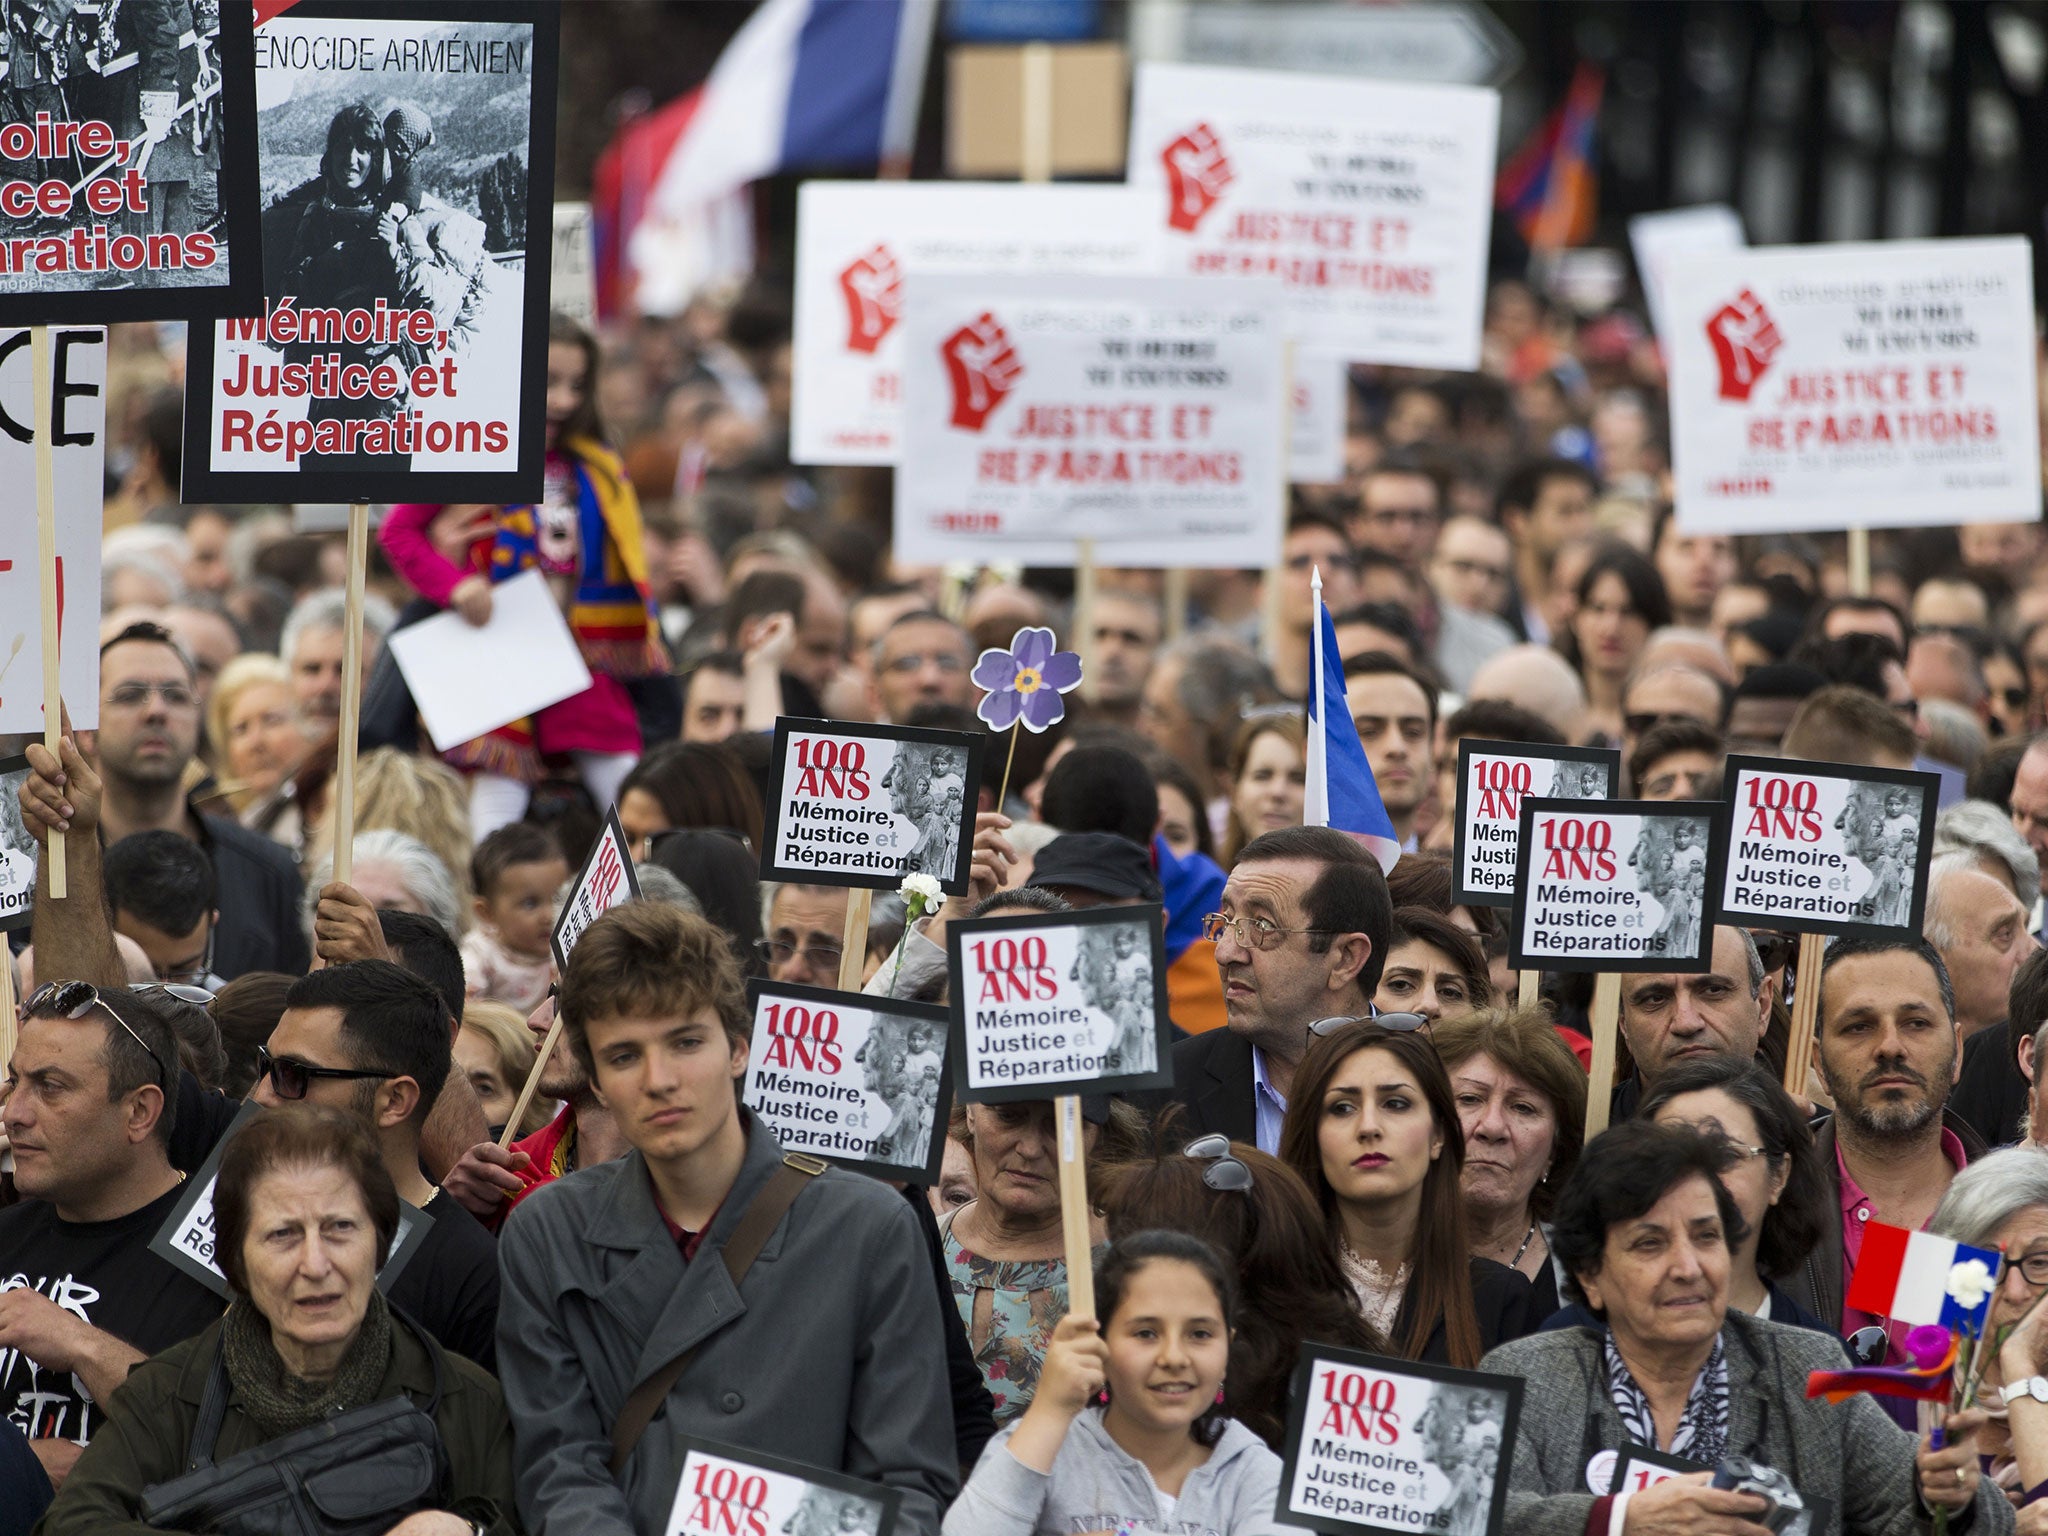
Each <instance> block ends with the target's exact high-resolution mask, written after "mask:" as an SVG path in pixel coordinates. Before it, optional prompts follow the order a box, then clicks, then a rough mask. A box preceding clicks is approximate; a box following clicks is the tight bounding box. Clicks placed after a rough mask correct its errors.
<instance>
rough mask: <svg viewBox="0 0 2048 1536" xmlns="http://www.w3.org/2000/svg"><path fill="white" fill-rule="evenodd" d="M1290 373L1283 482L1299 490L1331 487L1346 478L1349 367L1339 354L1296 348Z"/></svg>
mask: <svg viewBox="0 0 2048 1536" xmlns="http://www.w3.org/2000/svg"><path fill="white" fill-rule="evenodd" d="M1289 373H1290V377H1289V380H1288V390H1289V395H1290V402H1291V410H1290V414H1289V418H1288V419H1289V422H1290V423H1291V427H1292V430H1291V431H1290V433H1289V435H1288V439H1287V478H1288V479H1289V480H1290V481H1293V482H1294V483H1296V484H1298V485H1333V484H1335V483H1336V482H1337V481H1339V480H1342V479H1343V478H1344V433H1345V428H1346V427H1348V426H1349V425H1350V414H1351V367H1350V364H1349V363H1348V362H1346V360H1345V357H1344V354H1343V353H1342V352H1332V351H1329V350H1328V349H1326V348H1322V347H1306V346H1300V345H1297V346H1296V347H1295V348H1294V355H1293V367H1292V368H1291V369H1290V370H1289Z"/></svg>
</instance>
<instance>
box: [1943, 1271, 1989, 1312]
mask: <svg viewBox="0 0 2048 1536" xmlns="http://www.w3.org/2000/svg"><path fill="white" fill-rule="evenodd" d="M1948 1294H1949V1296H1950V1297H1951V1299H1953V1300H1954V1302H1955V1304H1956V1305H1957V1306H1959V1307H1961V1308H1962V1309H1963V1310H1964V1311H1965V1312H1974V1311H1976V1310H1977V1308H1978V1307H1980V1306H1982V1305H1983V1304H1984V1298H1985V1297H1986V1296H1989V1295H1990V1294H1991V1270H1990V1267H1989V1266H1988V1265H1986V1264H1985V1262H1984V1261H1983V1260H1982V1259H1971V1260H1969V1261H1967V1262H1966V1263H1962V1264H1957V1265H1954V1266H1953V1267H1951V1268H1950V1270H1949V1272H1948Z"/></svg>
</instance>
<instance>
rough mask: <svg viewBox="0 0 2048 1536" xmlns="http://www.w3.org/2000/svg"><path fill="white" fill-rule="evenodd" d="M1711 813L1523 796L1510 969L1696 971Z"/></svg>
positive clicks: (1705, 949)
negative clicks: (1529, 967)
mask: <svg viewBox="0 0 2048 1536" xmlns="http://www.w3.org/2000/svg"><path fill="white" fill-rule="evenodd" d="M1718 809H1719V808H1718V807H1717V806H1715V805H1712V804H1710V803H1708V802H1706V801H1687V800H1609V801H1587V800H1560V799H1550V798H1545V799H1525V800H1524V801H1523V802H1522V804H1521V820H1520V823H1519V827H1518V832H1517V839H1518V853H1519V859H1518V862H1517V864H1516V867H1515V884H1514V903H1513V905H1512V907H1511V908H1510V921H1509V928H1508V953H1509V956H1510V963H1511V964H1513V965H1515V966H1516V967H1517V968H1520V967H1522V966H1524V965H1528V966H1540V967H1543V968H1545V969H1549V970H1565V971H1679V972H1685V971H1699V970H1705V969H1706V968H1707V964H1708V958H1709V954H1710V950H1711V945H1710V934H1711V931H1712V930H1711V928H1710V926H1709V925H1708V924H1707V922H1706V916H1705V914H1706V908H1707V876H1708V871H1709V870H1710V869H1711V868H1712V866H1713V862H1714V852H1715V844H1716V840H1717V835H1718V829H1717V815H1716V813H1717V811H1718Z"/></svg>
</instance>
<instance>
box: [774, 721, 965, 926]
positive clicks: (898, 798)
mask: <svg viewBox="0 0 2048 1536" xmlns="http://www.w3.org/2000/svg"><path fill="white" fill-rule="evenodd" d="M987 744H988V738H987V737H986V736H984V735H981V734H979V733H977V732H969V731H930V730H924V729H922V728H920V727H916V726H908V725H866V724H861V723H859V722H854V721H847V720H804V719H799V718H796V717H793V716H787V715H785V716H783V717H782V718H781V719H779V720H777V721H776V722H775V749H774V755H773V757H771V758H770V759H769V764H768V805H767V810H766V815H765V816H764V818H763V821H762V834H761V878H762V879H763V880H790V881H796V882H798V883H800V884H803V885H854V886H866V887H868V888H869V889H871V890H878V891H879V890H888V891H893V890H895V889H896V888H897V887H898V886H899V885H901V884H902V883H903V877H904V876H905V875H916V874H923V875H931V876H933V877H934V878H936V879H937V880H938V882H939V885H940V887H941V888H942V889H944V890H945V891H947V892H949V893H951V894H953V895H960V894H962V893H964V892H965V891H966V890H967V886H968V876H969V874H970V872H971V870H972V867H973V863H974V813H975V811H976V810H977V809H978V808H979V806H980V803H981V758H982V753H983V751H984V749H985V748H986V747H987Z"/></svg>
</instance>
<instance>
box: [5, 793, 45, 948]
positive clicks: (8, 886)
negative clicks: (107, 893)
mask: <svg viewBox="0 0 2048 1536" xmlns="http://www.w3.org/2000/svg"><path fill="white" fill-rule="evenodd" d="M28 775H29V766H28V758H27V757H26V756H25V755H17V756H14V757H0V933H4V932H6V931H7V930H8V929H11V928H26V927H27V926H28V924H29V920H30V919H31V918H33V917H34V916H35V912H36V860H37V857H38V853H39V849H38V847H37V844H36V840H35V838H34V837H33V836H32V835H31V834H30V832H29V830H28V823H27V822H25V821H23V820H22V817H21V786H22V781H23V780H25V779H26V778H27V777H28Z"/></svg>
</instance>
